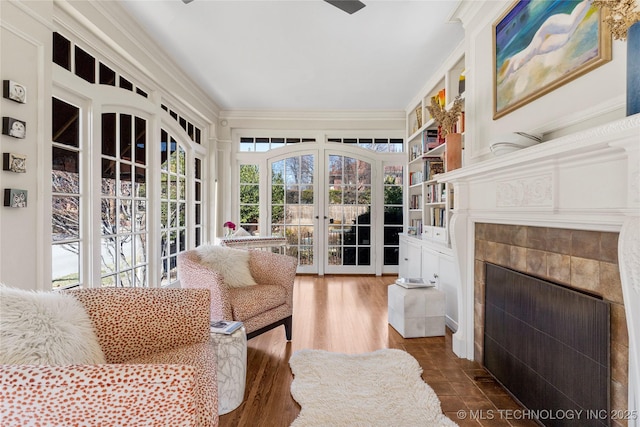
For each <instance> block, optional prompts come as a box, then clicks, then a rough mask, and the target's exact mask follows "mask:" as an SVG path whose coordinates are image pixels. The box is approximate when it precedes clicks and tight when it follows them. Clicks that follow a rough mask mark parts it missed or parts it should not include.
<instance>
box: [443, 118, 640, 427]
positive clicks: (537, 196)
mask: <svg viewBox="0 0 640 427" xmlns="http://www.w3.org/2000/svg"><path fill="white" fill-rule="evenodd" d="M439 181H444V182H449V183H452V184H453V187H454V192H455V199H454V210H453V215H452V218H451V223H450V232H451V243H452V249H453V252H454V254H455V259H456V263H457V267H458V272H459V274H460V289H458V295H459V298H458V316H459V318H458V325H459V328H458V330H457V331H456V333H455V334H454V336H453V350H454V352H455V353H456V354H457V355H458V356H459V357H464V358H468V359H473V351H474V340H473V334H474V325H473V322H474V315H473V310H474V263H473V259H474V250H475V248H474V239H475V224H476V223H480V222H483V223H495V224H515V225H529V226H541V227H557V228H568V229H579V230H596V231H611V232H619V233H620V235H619V245H618V260H619V266H620V279H621V282H622V292H623V298H624V304H625V312H626V316H627V327H628V332H629V390H628V391H629V410H632V411H636V412H635V413H637V411H638V410H640V355H639V353H640V114H636V115H633V116H630V117H626V118H624V119H620V120H616V121H612V122H610V123H607V124H605V125H602V126H596V127H593V128H590V129H586V130H583V131H580V132H576V133H573V134H570V135H566V136H563V137H560V138H557V139H554V140H550V141H545V142H543V143H541V144H538V145H537V146H534V147H529V148H526V149H522V150H520V151H517V152H513V153H509V154H505V155H502V156H498V157H494V158H491V159H488V160H485V161H483V162H478V163H475V164H471V165H465V166H464V167H462V168H460V169H457V170H455V171H451V172H447V173H445V174H443V175H441V176H439ZM638 425H640V424H638V421H637V420H635V421H630V422H629V426H638Z"/></svg>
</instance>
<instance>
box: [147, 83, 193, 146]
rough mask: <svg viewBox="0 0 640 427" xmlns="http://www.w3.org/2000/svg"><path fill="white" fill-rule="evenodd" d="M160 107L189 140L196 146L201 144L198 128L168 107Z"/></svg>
mask: <svg viewBox="0 0 640 427" xmlns="http://www.w3.org/2000/svg"><path fill="white" fill-rule="evenodd" d="M144 96H145V97H146V94H144ZM160 107H161V108H162V109H163V110H164V111H166V112H167V113H169V115H170V116H171V117H172V118H173V119H174V120H175V121H176V122H178V124H179V125H180V127H181V128H182V129H184V130H185V131H186V132H187V135H189V138H190V139H191V140H192V141H193V142H195V143H196V144H201V143H202V141H201V137H202V131H201V130H200V128H199V127H197V126H196V125H194V124H193V123H191V122H190V121H188V120H187V119H186V118H184V117H182V116H180V115H178V113H177V112H175V111H173V110H170V109H169V107H167V106H166V105H165V104H161V105H160Z"/></svg>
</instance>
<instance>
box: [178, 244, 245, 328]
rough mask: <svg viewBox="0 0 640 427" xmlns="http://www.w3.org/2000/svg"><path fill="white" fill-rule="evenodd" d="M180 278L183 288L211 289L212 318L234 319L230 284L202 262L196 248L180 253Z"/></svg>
mask: <svg viewBox="0 0 640 427" xmlns="http://www.w3.org/2000/svg"><path fill="white" fill-rule="evenodd" d="M178 280H179V281H180V286H181V287H183V288H195V289H208V290H209V292H210V294H211V306H210V314H211V319H214V320H223V319H224V320H231V319H233V315H232V311H231V299H230V297H229V286H227V285H226V284H225V283H224V281H223V280H222V275H220V274H219V273H217V272H215V271H213V270H211V269H210V268H207V267H206V266H205V265H203V264H201V263H200V256H199V255H198V253H197V252H196V251H195V250H190V251H185V252H182V253H180V254H178Z"/></svg>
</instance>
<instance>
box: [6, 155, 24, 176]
mask: <svg viewBox="0 0 640 427" xmlns="http://www.w3.org/2000/svg"><path fill="white" fill-rule="evenodd" d="M2 170H5V171H9V172H16V173H25V172H27V156H25V155H23V154H14V153H3V154H2Z"/></svg>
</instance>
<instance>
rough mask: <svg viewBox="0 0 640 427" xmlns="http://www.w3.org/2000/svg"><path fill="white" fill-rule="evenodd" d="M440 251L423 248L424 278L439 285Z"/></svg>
mask: <svg viewBox="0 0 640 427" xmlns="http://www.w3.org/2000/svg"><path fill="white" fill-rule="evenodd" d="M439 255H440V253H439V252H436V251H433V250H431V249H428V248H426V247H423V248H422V276H421V277H422V278H423V279H424V281H425V282H427V283H431V284H433V285H436V286H437V287H440V286H439V281H438V277H439V274H438V270H439V269H440V267H439V262H440V261H439Z"/></svg>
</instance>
